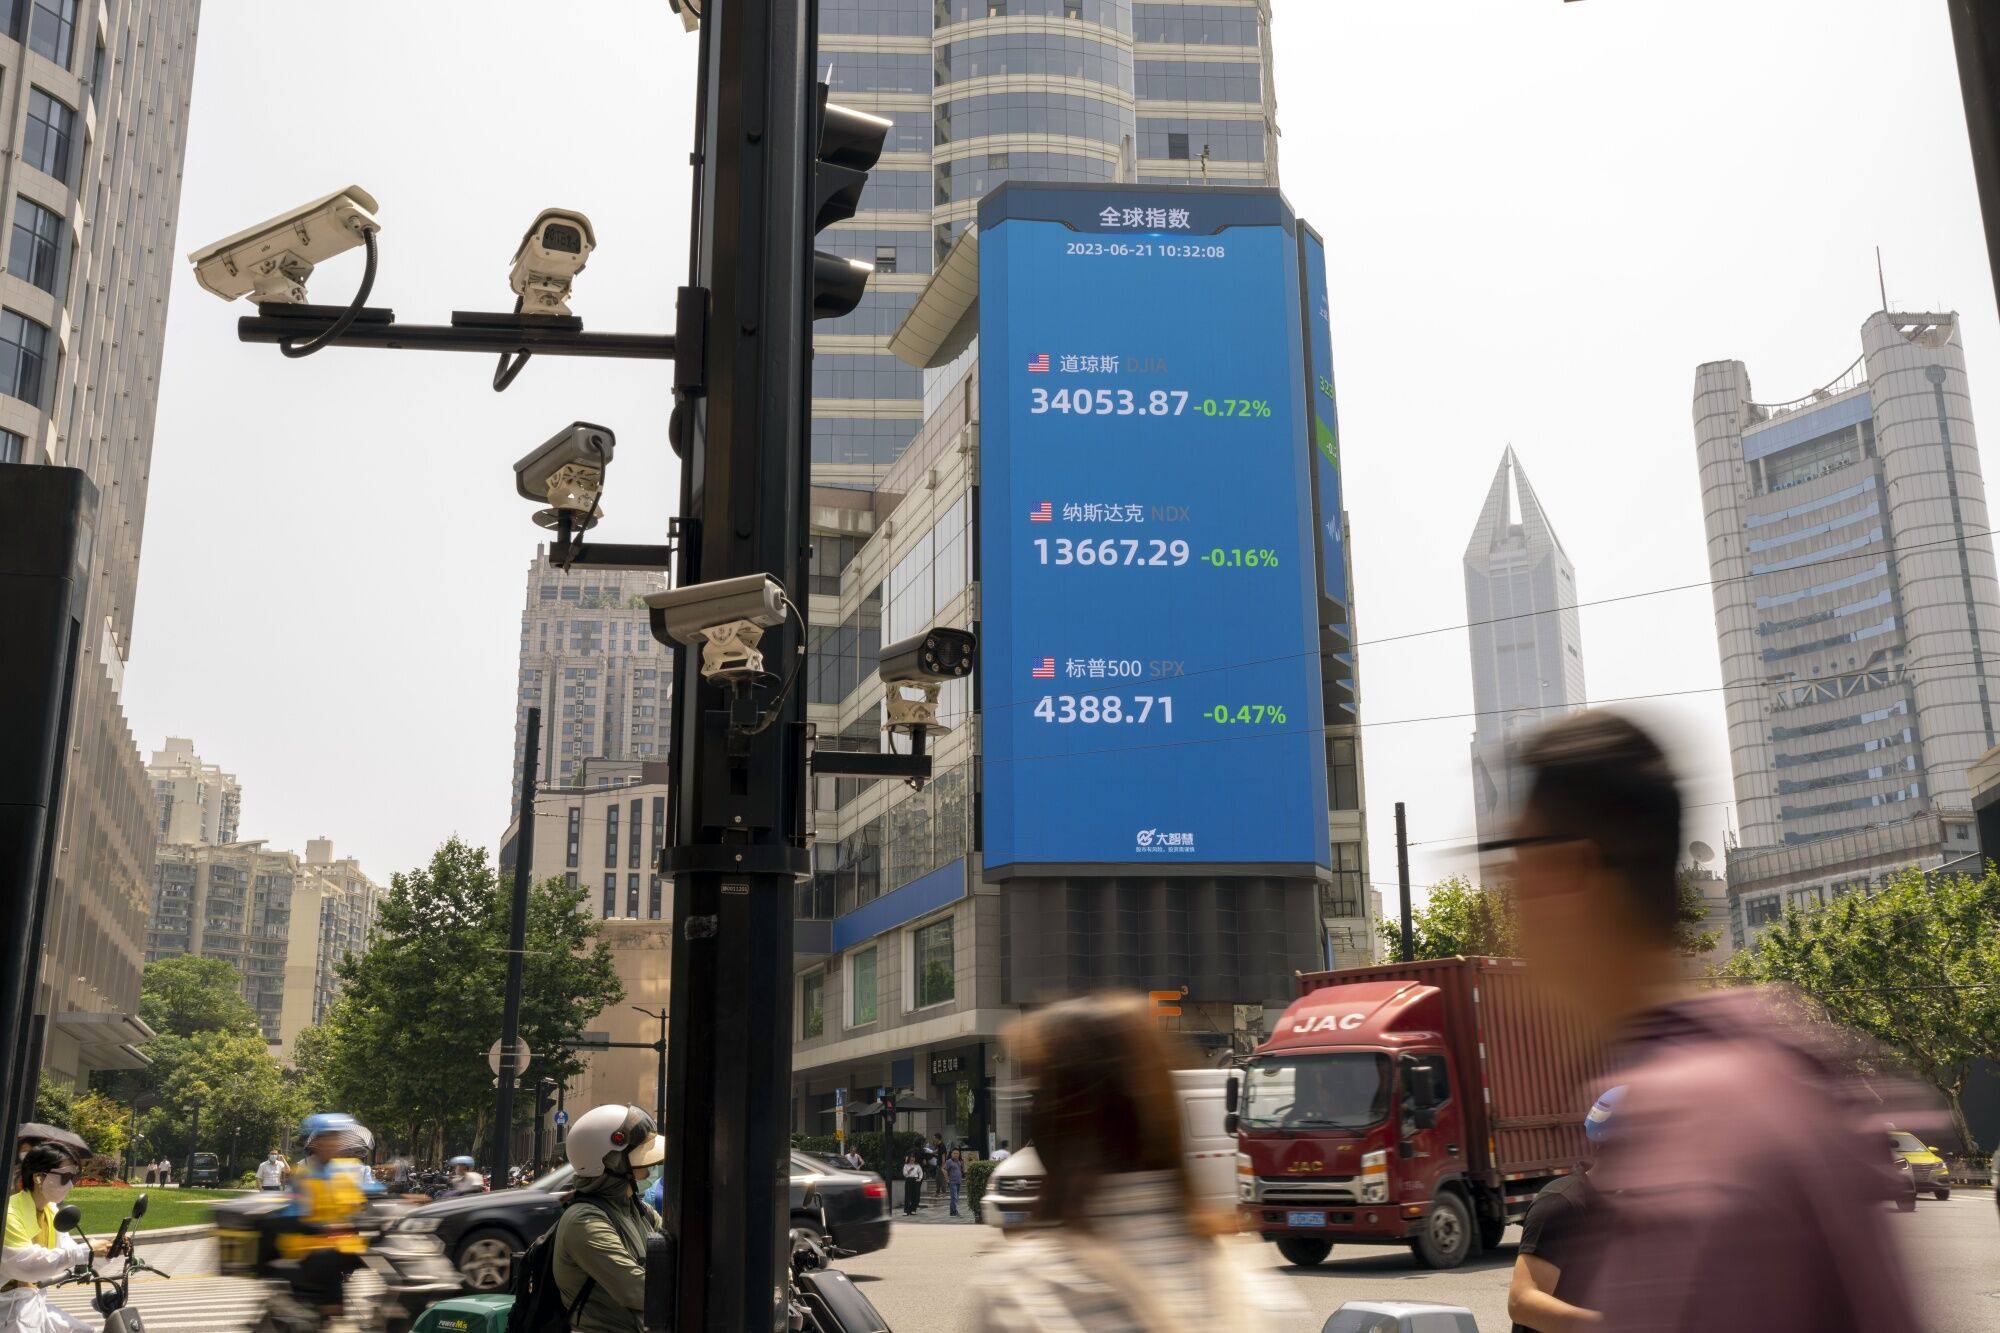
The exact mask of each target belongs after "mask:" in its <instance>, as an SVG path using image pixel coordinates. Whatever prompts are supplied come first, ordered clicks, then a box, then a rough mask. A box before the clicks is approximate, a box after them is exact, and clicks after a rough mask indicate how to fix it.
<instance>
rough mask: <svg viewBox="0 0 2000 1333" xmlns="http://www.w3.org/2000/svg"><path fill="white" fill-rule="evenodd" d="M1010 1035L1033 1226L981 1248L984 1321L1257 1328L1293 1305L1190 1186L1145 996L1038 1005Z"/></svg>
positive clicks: (1227, 1220)
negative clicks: (1026, 1094)
mask: <svg viewBox="0 0 2000 1333" xmlns="http://www.w3.org/2000/svg"><path fill="white" fill-rule="evenodd" d="M1006 1045H1007V1051H1008V1054H1009V1056H1010V1057H1011V1058H1012V1059H1013V1060H1014V1061H1015V1062H1016V1064H1017V1065H1018V1066H1019V1068H1020V1070H1021V1076H1022V1079H1023V1081H1024V1082H1025V1083H1026V1085H1027V1086H1028V1087H1029V1089H1030V1090H1031V1102H1030V1105H1029V1109H1028V1124H1027V1133H1026V1136H1025V1137H1026V1138H1027V1139H1028V1140H1029V1141H1030V1142H1032V1143H1033V1144H1034V1145H1035V1151H1036V1152H1038V1153H1040V1154H1041V1159H1042V1167H1043V1174H1042V1180H1041V1189H1040V1193H1039V1195H1038V1196H1037V1198H1036V1199H1035V1202H1034V1205H1033V1210H1034V1216H1035V1220H1036V1221H1037V1222H1038V1223H1039V1225H1038V1226H1036V1227H1033V1228H1031V1229H1029V1230H1028V1231H1026V1232H1025V1233H1024V1234H1022V1235H1021V1237H1020V1238H1019V1239H1017V1240H1014V1241H1011V1242H1010V1243H1008V1244H1005V1245H1002V1246H1000V1247H998V1248H997V1249H996V1250H993V1251H990V1252H988V1254H987V1255H986V1256H985V1261H984V1263H983V1265H982V1274H981V1281H982V1283H983V1285H984V1286H985V1289H986V1300H985V1301H984V1303H983V1305H982V1308H981V1321H982V1323H981V1326H982V1328H984V1329H986V1330H988V1331H989V1333H999V1331H1000V1330H1005V1331H1006V1333H1023V1331H1027V1333H1083V1331H1084V1330H1088V1331H1089V1333H1140V1331H1141V1330H1144V1333H1165V1331H1169V1330H1171V1331H1172V1333H1193V1330H1197V1329H1199V1330H1203V1331H1204V1333H1207V1331H1208V1330H1218V1331H1221V1333H1249V1331H1250V1330H1259V1333H1261V1331H1262V1330H1267V1329H1271V1328H1275V1327H1277V1326H1278V1325H1279V1324H1280V1323H1281V1322H1283V1321H1284V1320H1285V1319H1287V1318H1296V1317H1299V1316H1302V1315H1303V1314H1304V1311H1303V1309H1302V1308H1301V1307H1300V1306H1299V1304H1298V1303H1297V1301H1296V1299H1295V1298H1294V1297H1293V1295H1292V1293H1291V1291H1290V1289H1289V1288H1288V1287H1286V1286H1284V1285H1283V1284H1281V1283H1279V1282H1278V1281H1277V1280H1276V1279H1275V1276H1274V1275H1273V1274H1272V1273H1271V1272H1270V1271H1269V1260H1268V1259H1266V1258H1265V1257H1264V1255H1263V1254H1262V1251H1263V1249H1264V1247H1263V1246H1262V1245H1257V1244H1252V1243H1250V1242H1247V1241H1224V1240H1222V1239H1220V1236H1221V1234H1222V1233H1223V1232H1225V1231H1227V1230H1230V1229H1231V1226H1232V1222H1233V1219H1232V1218H1231V1217H1230V1216H1229V1215H1228V1214H1226V1213H1215V1212H1210V1211H1209V1210H1208V1209H1207V1208H1206V1207H1205V1206H1204V1205H1203V1203H1202V1201H1201V1199H1200V1197H1199V1196H1198V1195H1197V1193H1196V1190H1195V1185H1194V1180H1193V1178H1192V1177H1191V1176H1190V1175H1189V1172H1188V1160H1187V1154H1186V1152H1185V1150H1184V1149H1185V1145H1184V1143H1183V1140H1182V1136H1181V1108H1180V1099H1179V1098H1178V1097H1177V1096H1176V1095H1175V1093H1174V1083H1173V1074H1172V1072H1171V1071H1172V1068H1173V1062H1172V1061H1171V1059H1170V1058H1169V1048H1168V1045H1167V1039H1166V1037H1165V1036H1164V1035H1163V1034H1162V1033H1161V1032H1160V1030H1159V1026H1158V1024H1157V1023H1155V1022H1154V1021H1153V1018H1152V1016H1151V1014H1150V1013H1149V1011H1148V1009H1147V1005H1146V1001H1145V1000H1144V999H1143V998H1141V997H1139V996H1136V995H1131V996H1126V995H1119V996H1084V997H1082V998H1080V999H1074V1000H1065V1001H1062V1002H1061V1003H1059V1004H1054V1005H1050V1006H1049V1007H1048V1008H1046V1009H1042V1010H1040V1011H1038V1012H1036V1013H1033V1014H1030V1015H1029V1016H1027V1017H1026V1018H1023V1019H1022V1020H1020V1021H1019V1022H1018V1023H1016V1024H1015V1025H1014V1026H1013V1027H1012V1028H1011V1029H1009V1031H1008V1032H1007V1034H1006ZM1253 1256H1254V1257H1253ZM1260 1270H1261V1271H1260Z"/></svg>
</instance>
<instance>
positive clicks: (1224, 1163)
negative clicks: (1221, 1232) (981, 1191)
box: [979, 1069, 1236, 1231]
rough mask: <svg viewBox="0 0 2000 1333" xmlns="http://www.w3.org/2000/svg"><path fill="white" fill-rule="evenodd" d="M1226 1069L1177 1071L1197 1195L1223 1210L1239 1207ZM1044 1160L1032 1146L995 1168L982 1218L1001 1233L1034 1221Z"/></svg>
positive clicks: (1185, 1140) (982, 1202)
mask: <svg viewBox="0 0 2000 1333" xmlns="http://www.w3.org/2000/svg"><path fill="white" fill-rule="evenodd" d="M1229 1074H1230V1071H1229V1070H1227V1069H1176V1070H1175V1071H1174V1092H1175V1094H1176V1095H1177V1096H1179V1098H1180V1103H1181V1141H1182V1146H1183V1149H1184V1150H1185V1151H1186V1153H1187V1160H1188V1174H1189V1175H1190V1176H1191V1177H1192V1178H1193V1180H1194V1191H1195V1197H1196V1199H1197V1200H1199V1201H1200V1202H1201V1203H1203V1204H1205V1205H1207V1206H1209V1207H1211V1208H1218V1209H1223V1210H1233V1209H1234V1208H1235V1207H1236V1136H1235V1135H1233V1134H1230V1133H1229V1132H1227V1131H1226V1130H1224V1129H1223V1127H1222V1122H1223V1117H1224V1111H1223V1098H1224V1096H1225V1089H1227V1087H1228V1086H1229ZM1041 1183H1042V1159H1041V1155H1040V1154H1039V1153H1037V1152H1036V1151H1035V1147H1034V1145H1033V1144H1027V1145H1025V1146H1023V1147H1022V1148H1021V1150H1020V1151H1018V1152H1016V1153H1015V1154H1014V1155H1013V1156H1011V1157H1009V1158H1008V1159H1007V1160H1006V1161H1004V1162H1002V1163H1000V1165H998V1166H996V1167H994V1168H993V1174H992V1176H991V1177H990V1178H989V1179H988V1180H987V1182H986V1193H985V1195H984V1196H983V1197H982V1198H981V1199H980V1201H979V1212H980V1217H981V1219H982V1220H983V1221H985V1222H986V1223H987V1225H989V1226H996V1227H999V1228H1000V1229H1001V1230H1002V1231H1006V1230H1010V1229H1012V1228H1014V1227H1019V1226H1024V1225H1026V1224H1027V1223H1028V1222H1029V1221H1031V1220H1032V1215H1033V1212H1034V1204H1035V1198H1036V1196H1037V1195H1039V1194H1040V1193H1041Z"/></svg>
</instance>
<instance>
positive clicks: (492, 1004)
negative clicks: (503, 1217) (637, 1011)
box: [296, 838, 624, 1155]
mask: <svg viewBox="0 0 2000 1333" xmlns="http://www.w3.org/2000/svg"><path fill="white" fill-rule="evenodd" d="M585 897H586V893H585V891H584V890H582V889H580V888H578V889H573V888H570V887H568V886H567V885H566V884H565V883H564V882H563V881H562V880H560V879H551V880H547V881H544V882H543V883H541V884H538V885H535V886H533V887H532V890H531V892H530V894H529V903H528V921H527V949H526V953H525V958H524V966H523V969H522V999H521V1037H522V1040H524V1041H526V1042H527V1044H528V1046H529V1048H530V1049H531V1050H532V1051H533V1052H534V1071H533V1072H534V1074H535V1075H536V1076H541V1075H548V1076H550V1077H554V1078H559V1079H563V1078H569V1077H572V1076H574V1075H575V1074H576V1073H577V1072H578V1071H580V1070H581V1068H582V1061H581V1059H580V1058H579V1057H578V1056H576V1055H575V1054H574V1053H572V1052H570V1051H567V1050H565V1049H564V1048H563V1045H562V1044H563V1043H564V1042H565V1041H568V1040H571V1039H573V1038H574V1037H576V1036H577V1035H578V1034H579V1033H581V1032H582V1031H583V1028H584V1025H585V1024H586V1023H588V1022H589V1021H590V1020H591V1019H592V1018H594V1017H595V1016H596V1015H597V1014H598V1013H600V1012H602V1011H603V1010H604V1009H605V1008H607V1007H608V1006H610V1005H613V1004H616V1003H618V1002H619V1001H620V1000H622V999H623V998H624V987H623V986H621V985H620V984H619V982H618V978H617V974H616V972H615V971H614V970H613V967H612V963H611V950H610V946H609V945H607V944H605V943H604V942H603V941H602V940H599V939H598V938H597V933H598V929H599V928H598V924H597V921H596V919H595V918H593V917H591V916H590V915H589V914H588V913H586V912H585V911H583V910H582V908H583V904H584V899H585ZM511 905H512V892H511V888H510V886H508V885H506V884H504V883H502V881H501V880H500V878H499V876H497V875H496V874H495V873H494V870H493V867H492V866H491V865H490V864H489V863H488V862H487V859H486V852H485V849H483V848H478V847H472V846H468V845H467V844H465V843H464V842H461V841H460V840H459V839H457V838H452V839H451V840H449V841H447V842H446V843H445V844H444V845H443V846H442V847H440V848H438V850H437V852H436V853H435V854H434V855H433V856H432V858H431V861H430V864H429V865H427V866H423V867H420V868H418V869H416V870H412V871H410V872H409V873H407V874H398V875H395V876H393V877H392V878H391V881H390V888H389V892H388V893H387V894H386V895H385V896H384V898H383V899H382V901H381V904H380V906H379V908H378V910H377V913H376V921H375V934H374V936H373V938H372V939H371V941H370V944H369V948H368V951H367V952H366V953H365V954H362V955H360V956H358V957H350V958H349V959H348V960H347V961H346V962H345V963H344V964H343V965H342V967H341V977H342V980H343V982H344V987H343V990H342V994H341V997H340V1000H339V1001H338V1002H337V1003H336V1004H335V1005H334V1007H333V1009H332V1011H331V1012H330V1013H329V1014H328V1015H327V1016H326V1018H325V1019H324V1020H323V1021H322V1022H321V1023H320V1025H319V1026H318V1027H317V1028H315V1029H311V1030H309V1031H308V1032H307V1033H305V1034H303V1035H302V1036H301V1038H300V1040H299V1043H298V1048H297V1056H296V1058H297V1061H298V1066H299V1073H300V1080H299V1081H300V1085H301V1087H302V1088H303V1089H305V1090H306V1092H307V1094H308V1095H310V1096H312V1097H313V1098H315V1099H316V1101H315V1105H317V1106H320V1107H322V1108H327V1107H338V1108H339V1109H342V1110H346V1111H350V1112H352V1113H353V1114H355V1115H357V1116H359V1117H360V1118H361V1119H362V1120H363V1121H365V1122H367V1123H369V1124H371V1125H373V1126H374V1127H376V1128H377V1130H378V1131H382V1132H386V1133H387V1134H389V1135H390V1136H391V1137H392V1138H394V1139H395V1140H396V1141H397V1142H400V1143H402V1144H404V1145H406V1146H409V1147H411V1148H413V1149H415V1150H417V1151H419V1152H421V1153H424V1154H426V1155H430V1154H436V1153H439V1152H441V1151H442V1150H443V1149H444V1148H445V1146H446V1144H445V1142H444V1140H445V1139H446V1138H448V1137H452V1138H454V1142H452V1143H451V1145H450V1148H451V1150H452V1151H454V1152H461V1151H469V1152H472V1153H474V1154H475V1155H477V1153H478V1152H479V1151H480V1149H481V1148H482V1147H483V1146H484V1144H485V1143H486V1142H487V1140H488V1136H489V1133H490V1130H491V1126H490V1124H489V1120H490V1117H491V1115H492V1107H493V1096H492V1072H491V1070H490V1069H489V1068H488V1067H487V1063H486V1053H487V1049H488V1048H489V1047H490V1046H491V1045H492V1044H493V1042H494V1041H495V1040H496V1039H497V1038H498V1037H499V1035H500V1017H501V1006H502V1000H503V997H504V993H505V985H506V969H507V938H508V935H507V924H508V916H509V913H510V911H511ZM533 1100H534V1099H533V1097H532V1096H522V1097H518V1098H516V1099H515V1109H516V1115H517V1121H518V1123H520V1124H527V1123H529V1122H530V1120H531V1119H532V1116H533Z"/></svg>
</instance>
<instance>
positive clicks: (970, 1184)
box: [965, 1157, 1000, 1217]
mask: <svg viewBox="0 0 2000 1333" xmlns="http://www.w3.org/2000/svg"><path fill="white" fill-rule="evenodd" d="M998 1165H1000V1164H999V1163H998V1162H989V1161H987V1160H986V1159H985V1158H983V1157H982V1158H980V1159H979V1160H977V1161H973V1162H967V1163H966V1164H965V1197H966V1198H967V1199H968V1200H970V1201H971V1203H972V1215H973V1216H974V1217H977V1216H979V1200H980V1198H981V1197H982V1196H983V1195H984V1194H985V1193H986V1179H987V1177H989V1176H991V1175H992V1174H993V1168H994V1167H996V1166H998Z"/></svg>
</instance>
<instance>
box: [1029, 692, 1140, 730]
mask: <svg viewBox="0 0 2000 1333" xmlns="http://www.w3.org/2000/svg"><path fill="white" fill-rule="evenodd" d="M1035 716H1036V717H1038V718H1040V719H1041V720H1042V721H1044V722H1052V723H1054V724H1055V725H1057V726H1067V725H1069V724H1070V723H1073V722H1081V723H1083V724H1084V725H1085V726H1095V725H1097V724H1098V723H1101V722H1108V723H1115V722H1146V721H1149V720H1154V719H1155V718H1157V720H1158V721H1161V722H1172V721H1173V720H1174V700H1173V696H1171V695H1166V694H1135V695H1133V696H1132V698H1130V699H1123V698H1120V697H1119V696H1118V695H1115V694H1045V695H1043V696H1042V697H1041V701H1040V702H1038V703H1037V704H1036V705H1035Z"/></svg>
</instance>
